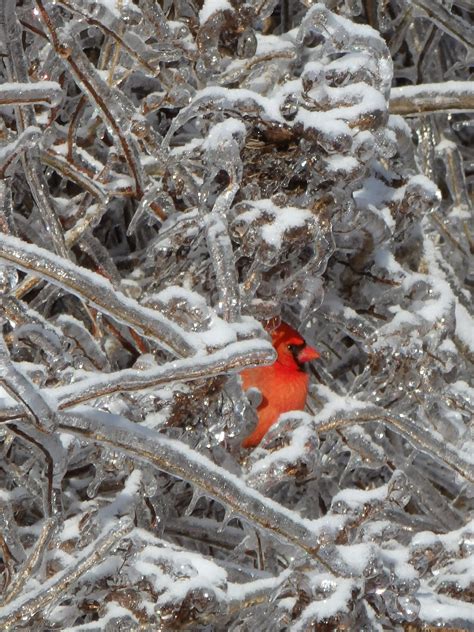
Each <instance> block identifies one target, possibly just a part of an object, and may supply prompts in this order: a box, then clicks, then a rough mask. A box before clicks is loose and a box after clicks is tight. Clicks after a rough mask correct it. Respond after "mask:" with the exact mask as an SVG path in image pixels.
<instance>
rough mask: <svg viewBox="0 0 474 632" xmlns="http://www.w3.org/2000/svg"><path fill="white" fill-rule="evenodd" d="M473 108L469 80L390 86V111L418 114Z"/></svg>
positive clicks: (472, 94) (409, 114)
mask: <svg viewBox="0 0 474 632" xmlns="http://www.w3.org/2000/svg"><path fill="white" fill-rule="evenodd" d="M472 110H474V87H473V85H472V82H471V81H445V82H443V83H425V84H421V85H418V86H402V87H400V88H392V90H391V92H390V112H392V113H393V114H402V115H403V116H420V115H421V114H431V113H433V112H469V111H472Z"/></svg>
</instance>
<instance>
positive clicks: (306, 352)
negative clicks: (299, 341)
mask: <svg viewBox="0 0 474 632" xmlns="http://www.w3.org/2000/svg"><path fill="white" fill-rule="evenodd" d="M297 357H298V362H299V363H300V364H304V363H305V362H311V361H312V360H317V359H318V358H319V357H320V354H319V353H318V352H317V351H316V349H313V347H310V346H309V345H306V346H305V347H303V349H301V351H300V352H299V353H298V356H297Z"/></svg>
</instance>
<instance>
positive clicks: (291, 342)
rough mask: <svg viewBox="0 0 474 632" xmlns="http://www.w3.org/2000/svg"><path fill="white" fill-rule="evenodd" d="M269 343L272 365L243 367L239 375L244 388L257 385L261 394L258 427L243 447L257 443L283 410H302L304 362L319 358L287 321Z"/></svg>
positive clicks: (305, 392) (305, 382)
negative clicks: (253, 367)
mask: <svg viewBox="0 0 474 632" xmlns="http://www.w3.org/2000/svg"><path fill="white" fill-rule="evenodd" d="M272 343H273V346H274V348H275V350H276V352H277V359H276V361H275V362H274V363H273V364H272V365H270V366H263V367H256V368H255V369H246V370H245V371H242V373H241V374H240V377H241V378H242V385H243V388H244V390H245V391H246V390H248V389H249V388H258V390H259V391H260V393H261V394H262V401H261V403H260V405H259V407H258V409H257V413H258V423H257V427H256V428H255V430H254V431H253V432H252V434H251V435H249V436H248V437H246V438H245V439H244V441H243V442H242V446H243V447H244V448H253V447H255V446H257V445H258V444H259V443H260V441H261V440H262V438H263V436H264V435H265V434H266V432H267V431H268V429H269V428H270V426H272V425H273V424H274V423H275V422H276V421H277V420H278V417H279V416H280V415H281V414H282V413H286V412H289V411H290V410H303V409H304V407H305V404H306V397H307V395H308V383H309V376H308V374H307V373H306V372H305V370H304V365H305V364H306V362H311V360H316V358H319V353H318V352H317V351H316V349H313V347H310V346H309V345H307V344H306V342H305V341H304V339H303V338H302V337H301V336H300V334H299V333H298V332H297V331H296V330H295V329H293V327H290V325H287V324H286V323H281V325H280V326H279V327H277V328H276V329H275V330H274V331H273V333H272Z"/></svg>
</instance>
